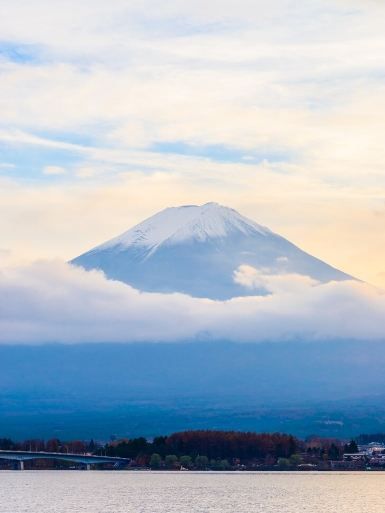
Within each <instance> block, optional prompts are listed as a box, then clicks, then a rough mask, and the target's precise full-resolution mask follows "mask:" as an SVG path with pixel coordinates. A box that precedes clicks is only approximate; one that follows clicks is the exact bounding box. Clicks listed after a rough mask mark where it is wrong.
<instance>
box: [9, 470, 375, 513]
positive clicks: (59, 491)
mask: <svg viewBox="0 0 385 513" xmlns="http://www.w3.org/2000/svg"><path fill="white" fill-rule="evenodd" d="M22 512H23V513H24V512H25V513H26V512H28V513H83V512H84V513H131V512H132V513H174V512H175V513H253V512H258V513H270V512H271V513H299V512H306V513H317V512H322V513H329V512H330V513H342V512H346V513H384V512H385V473H359V472H357V473H344V474H338V473H318V474H316V473H303V472H301V473H270V474H269V473H231V472H230V473H214V472H212V473H211V472H210V473H209V472H205V473H190V472H186V473H182V472H119V471H118V472H92V471H90V472H82V471H24V472H11V471H9V472H8V471H1V472H0V513H22Z"/></svg>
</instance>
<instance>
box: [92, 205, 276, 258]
mask: <svg viewBox="0 0 385 513" xmlns="http://www.w3.org/2000/svg"><path fill="white" fill-rule="evenodd" d="M235 230H238V231H240V232H242V233H244V234H247V233H251V232H253V231H255V232H258V233H260V234H264V233H268V231H269V230H267V228H264V227H262V226H259V225H258V224H257V223H255V222H254V221H251V220H250V219H247V218H246V217H243V216H242V215H241V214H239V213H238V212H237V211H236V210H233V209H232V208H228V207H224V206H222V205H219V204H218V203H213V202H211V203H206V204H205V205H184V206H181V207H170V208H166V209H164V210H162V211H161V212H158V213H157V214H155V215H154V216H152V217H150V218H148V219H146V220H145V221H143V222H142V223H139V224H138V225H136V226H134V227H133V228H131V229H130V230H128V231H127V232H125V233H123V234H122V235H119V236H118V237H115V238H114V239H111V240H110V241H108V242H106V243H105V244H103V245H102V246H99V249H102V248H103V249H106V248H110V247H113V246H121V247H122V248H123V247H128V246H131V245H138V246H147V247H149V248H152V249H153V250H154V249H156V248H157V247H158V246H159V245H161V244H163V243H166V244H176V243H179V242H182V241H188V240H197V241H205V240H206V239H210V238H212V239H214V238H217V237H226V235H228V234H229V233H231V232H232V231H235Z"/></svg>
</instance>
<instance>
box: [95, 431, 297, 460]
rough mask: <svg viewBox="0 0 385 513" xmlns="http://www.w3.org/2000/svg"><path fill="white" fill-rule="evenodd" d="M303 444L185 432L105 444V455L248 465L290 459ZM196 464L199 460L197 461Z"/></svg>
mask: <svg viewBox="0 0 385 513" xmlns="http://www.w3.org/2000/svg"><path fill="white" fill-rule="evenodd" d="M301 448H302V443H301V442H300V441H299V440H298V439H296V438H295V437H293V436H291V435H285V434H281V433H273V434H268V433H261V434H258V433H241V432H236V431H185V432H181V433H174V434H172V435H170V436H161V437H156V438H154V439H153V440H152V441H148V440H146V439H145V438H135V439H132V440H123V441H119V442H117V443H111V444H108V445H107V446H106V447H105V449H104V450H105V451H106V452H107V454H108V455H110V456H120V457H123V458H133V459H139V460H141V459H142V460H143V459H144V460H146V459H148V458H149V457H151V456H152V455H153V454H157V455H159V457H160V458H162V459H164V458H166V457H167V456H175V457H176V458H177V459H179V458H181V457H183V456H188V457H189V458H191V461H195V460H196V459H197V458H198V457H205V458H207V460H209V461H211V460H216V461H217V460H224V459H226V460H228V461H233V460H234V459H237V460H239V461H240V462H242V461H250V460H252V459H265V458H267V457H271V458H274V459H277V458H290V456H292V455H293V454H295V453H296V452H298V451H300V449H301ZM198 461H199V460H198Z"/></svg>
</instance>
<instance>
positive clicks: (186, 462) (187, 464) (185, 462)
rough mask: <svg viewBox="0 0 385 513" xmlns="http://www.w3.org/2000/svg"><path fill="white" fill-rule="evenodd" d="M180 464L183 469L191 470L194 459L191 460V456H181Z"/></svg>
mask: <svg viewBox="0 0 385 513" xmlns="http://www.w3.org/2000/svg"><path fill="white" fill-rule="evenodd" d="M179 461H180V464H181V466H182V467H183V468H191V467H192V459H191V456H187V455H185V456H181V457H180V459H179Z"/></svg>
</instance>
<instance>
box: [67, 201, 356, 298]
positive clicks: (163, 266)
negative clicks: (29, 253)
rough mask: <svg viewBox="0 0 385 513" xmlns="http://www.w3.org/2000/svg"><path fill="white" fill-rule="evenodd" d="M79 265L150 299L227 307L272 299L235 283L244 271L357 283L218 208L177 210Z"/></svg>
mask: <svg viewBox="0 0 385 513" xmlns="http://www.w3.org/2000/svg"><path fill="white" fill-rule="evenodd" d="M71 263H72V264H75V265H78V266H81V267H83V268H85V269H87V270H90V269H100V270H102V271H103V272H104V273H105V274H106V276H107V277H108V278H110V279H114V280H119V281H122V282H125V283H128V284H130V285H132V286H133V287H135V288H137V289H139V290H142V291H148V292H162V293H172V292H182V293H185V294H189V295H191V296H195V297H206V298H211V299H219V300H225V299H229V298H232V297H237V296H247V295H250V294H258V295H261V294H266V293H267V291H266V290H264V289H263V287H261V289H260V290H254V291H250V289H247V288H245V287H244V286H242V285H240V284H239V283H236V282H235V281H234V272H235V271H236V269H237V268H238V267H239V266H241V265H248V266H252V267H254V268H256V269H257V270H258V271H261V272H263V273H264V274H287V273H296V274H300V275H306V276H310V277H311V278H314V279H316V280H318V281H320V282H328V281H332V280H337V281H340V280H347V279H352V277H351V276H349V275H348V274H345V273H344V272H342V271H339V270H338V269H335V268H334V267H332V266H330V265H328V264H327V263H325V262H323V261H321V260H319V259H318V258H315V257H313V256H311V255H309V254H308V253H306V252H305V251H303V250H301V249H300V248H298V247H297V246H295V245H294V244H292V243H291V242H289V241H288V240H286V239H285V238H283V237H281V236H280V235H277V234H275V233H273V232H272V231H270V230H269V229H268V228H265V227H264V226H261V225H259V224H257V223H255V222H254V221H252V220H250V219H248V218H246V217H244V216H242V215H241V214H239V213H238V212H237V211H235V210H233V209H231V208H228V207H225V206H221V205H219V204H217V203H206V204H205V205H201V206H198V205H187V206H181V207H171V208H166V209H165V210H162V211H161V212H159V213H157V214H155V215H153V216H152V217H150V218H148V219H146V220H145V221H143V222H142V223H140V224H138V225H136V226H134V227H133V228H131V229H130V230H128V231H126V232H125V233H123V234H122V235H119V236H118V237H115V238H113V239H111V240H109V241H108V242H105V243H104V244H101V245H100V246H97V247H96V248H94V249H91V250H90V251H88V252H86V253H84V254H82V255H80V256H78V257H77V258H75V259H74V260H72V261H71Z"/></svg>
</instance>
